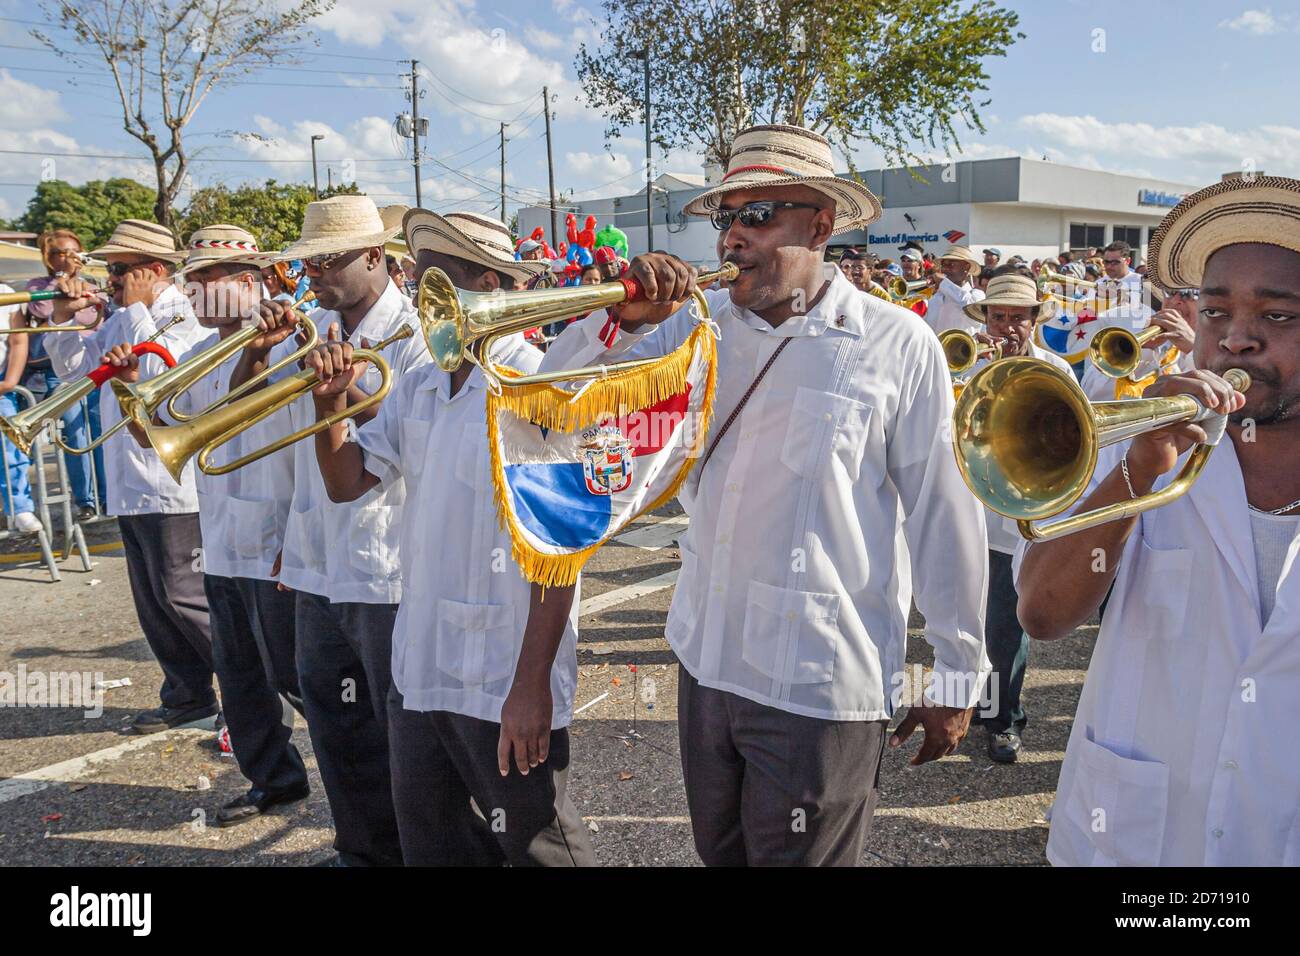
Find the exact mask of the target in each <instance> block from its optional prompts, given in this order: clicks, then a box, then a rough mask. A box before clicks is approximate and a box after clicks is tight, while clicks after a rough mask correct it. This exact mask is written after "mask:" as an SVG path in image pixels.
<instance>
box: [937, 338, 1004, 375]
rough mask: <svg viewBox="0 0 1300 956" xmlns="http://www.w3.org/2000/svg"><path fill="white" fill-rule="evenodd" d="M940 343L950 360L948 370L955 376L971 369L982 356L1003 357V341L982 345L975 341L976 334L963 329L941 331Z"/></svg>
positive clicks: (944, 353)
mask: <svg viewBox="0 0 1300 956" xmlns="http://www.w3.org/2000/svg"><path fill="white" fill-rule="evenodd" d="M939 344H940V345H941V346H943V356H944V358H945V359H947V361H948V371H949V372H950V373H951V374H952V375H953V376H954V377H956V376H958V375H960V374H961V373H962V372H966V371H969V370H970V369H971V368H972V367H973V366H974V365H975V363H976V362H978V361H979V360H980V359H982V358H991V359H998V358H1001V357H1002V343H1001V342H999V343H998V344H996V345H982V344H981V343H979V342H977V341H975V336H973V335H971V334H970V333H969V332H963V331H962V330H961V329H948V330H947V331H946V332H940V333H939Z"/></svg>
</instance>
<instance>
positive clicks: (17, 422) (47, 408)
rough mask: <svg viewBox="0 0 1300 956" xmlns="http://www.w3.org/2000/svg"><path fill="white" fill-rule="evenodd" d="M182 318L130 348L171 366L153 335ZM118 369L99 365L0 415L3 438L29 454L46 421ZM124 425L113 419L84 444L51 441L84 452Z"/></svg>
mask: <svg viewBox="0 0 1300 956" xmlns="http://www.w3.org/2000/svg"><path fill="white" fill-rule="evenodd" d="M184 318H185V316H183V315H181V316H177V317H176V318H174V319H172V320H171V321H170V322H168V323H167V324H166V325H164V326H163V327H162V328H161V329H159V330H158V331H157V332H155V333H154V334H153V335H152V336H150V337H149V338H148V339H147V340H146V341H144V342H140V343H139V344H137V345H133V346H131V351H132V352H133V353H135V354H136V355H146V354H147V355H157V356H158V357H159V358H161V359H162V360H163V361H164V362H165V363H166V364H167V366H168V367H171V366H174V365H175V364H176V360H175V359H174V358H172V355H171V353H170V352H168V351H167V349H165V348H163V346H161V345H159V344H158V343H157V342H155V341H154V339H156V338H158V337H159V336H160V335H162V334H163V333H164V332H165V331H167V330H168V329H169V328H171V327H172V326H173V325H175V324H176V323H177V322H180V321H182V320H183V319H184ZM120 371H122V369H120V368H118V367H117V366H115V365H108V364H107V363H106V364H104V365H101V366H99V368H97V369H94V370H93V371H91V372H89V373H87V374H86V375H83V376H82V377H81V378H80V379H78V380H77V381H75V382H72V383H70V384H68V385H65V386H63V387H62V388H60V389H58V390H56V391H55V393H54V394H53V395H51V396H49V397H48V398H46V399H45V400H44V401H41V402H37V403H36V404H35V405H33V406H32V407H31V408H29V409H27V410H26V411H23V412H19V413H18V414H17V415H14V416H13V417H12V418H0V433H3V434H4V436H5V438H7V439H9V440H10V441H11V442H13V443H14V445H15V446H17V448H18V449H19V451H21V452H22V453H23V454H24V455H26V454H28V453H29V452H31V450H32V443H33V442H34V441H36V438H37V436H38V435H40V433H41V432H42V431H43V430H44V428H45V426H46V425H47V424H48V423H49V422H52V421H56V420H57V419H60V418H62V417H63V414H64V412H66V411H67V410H68V409H70V408H72V407H74V406H75V405H76V404H77V403H78V402H80V401H81V400H82V399H83V398H86V397H88V396H89V395H91V394H93V393H94V391H95V389H97V388H99V387H100V386H101V385H103V384H104V383H105V382H106V381H108V380H109V379H110V378H112V377H113V376H114V375H116V374H117V373H118V372H120ZM124 425H126V419H125V418H124V419H122V420H121V421H119V422H116V423H115V424H114V425H113V426H112V427H111V428H109V429H107V430H106V431H104V432H103V433H102V434H101V435H100V436H99V437H98V438H96V439H95V440H94V441H92V442H91V443H90V444H89V445H87V446H86V447H85V448H71V447H69V446H68V445H66V444H64V442H63V439H62V438H60V437H59V436H58V435H57V434H56V435H55V436H54V441H55V444H57V445H58V446H59V447H60V448H62V449H63V450H64V451H66V452H68V453H70V454H73V455H84V454H86V453H87V452H90V451H94V450H95V449H96V448H98V447H99V446H100V445H102V444H104V442H106V441H108V440H109V439H110V438H112V437H113V436H114V435H116V434H117V433H118V432H119V431H120V430H121V429H122V427H123V426H124Z"/></svg>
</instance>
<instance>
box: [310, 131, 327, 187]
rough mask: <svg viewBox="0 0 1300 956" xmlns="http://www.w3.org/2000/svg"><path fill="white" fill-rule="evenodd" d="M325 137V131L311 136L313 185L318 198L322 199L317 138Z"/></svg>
mask: <svg viewBox="0 0 1300 956" xmlns="http://www.w3.org/2000/svg"><path fill="white" fill-rule="evenodd" d="M324 138H325V135H324V134H323V133H314V134H312V138H311V187H312V191H313V195H314V196H315V197H316V198H317V199H320V176H318V175H317V173H316V140H318V139H324Z"/></svg>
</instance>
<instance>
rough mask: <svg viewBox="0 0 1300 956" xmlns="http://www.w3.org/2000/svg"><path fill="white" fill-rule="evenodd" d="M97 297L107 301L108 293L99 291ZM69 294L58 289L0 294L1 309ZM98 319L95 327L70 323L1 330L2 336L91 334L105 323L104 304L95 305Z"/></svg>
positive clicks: (64, 297) (59, 297)
mask: <svg viewBox="0 0 1300 956" xmlns="http://www.w3.org/2000/svg"><path fill="white" fill-rule="evenodd" d="M95 294H96V295H101V296H104V297H105V299H107V296H108V293H107V292H104V291H102V290H98V291H96V293H95ZM66 298H68V294H67V293H66V292H62V291H60V290H58V289H40V290H38V291H35V292H0V308H4V307H5V306H9V305H26V304H27V303H28V302H46V301H48V300H50V299H66ZM94 309H95V312H96V316H97V317H96V319H95V324H94V325H81V324H80V323H78V322H68V323H66V324H64V325H25V326H21V327H20V328H16V329H0V335H43V334H45V333H46V332H91V331H93V330H95V329H97V328H99V326H100V324H101V323H102V322H103V321H104V302H102V301H101V302H97V303H95V305H94Z"/></svg>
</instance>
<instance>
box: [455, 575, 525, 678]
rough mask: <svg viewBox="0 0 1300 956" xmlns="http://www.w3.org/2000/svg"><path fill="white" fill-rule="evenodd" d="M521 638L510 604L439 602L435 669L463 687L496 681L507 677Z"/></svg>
mask: <svg viewBox="0 0 1300 956" xmlns="http://www.w3.org/2000/svg"><path fill="white" fill-rule="evenodd" d="M522 640H523V635H522V633H520V632H518V631H517V630H516V627H515V610H514V607H513V606H511V605H509V604H464V603H462V602H460V601H451V600H448V599H446V598H441V599H439V601H438V669H439V670H441V671H443V672H445V673H446V674H449V675H450V676H452V677H454V678H455V679H456V680H458V681H460V682H461V684H462V685H463V686H465V687H479V686H482V685H486V684H495V683H497V682H499V681H502V680H504V679H505V678H507V677H509V676H510V675H511V674H512V673H513V672H514V669H515V660H516V659H517V658H518V656H519V645H520V644H521V643H522ZM497 696H499V697H504V696H505V694H504V693H502V694H498V695H497Z"/></svg>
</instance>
